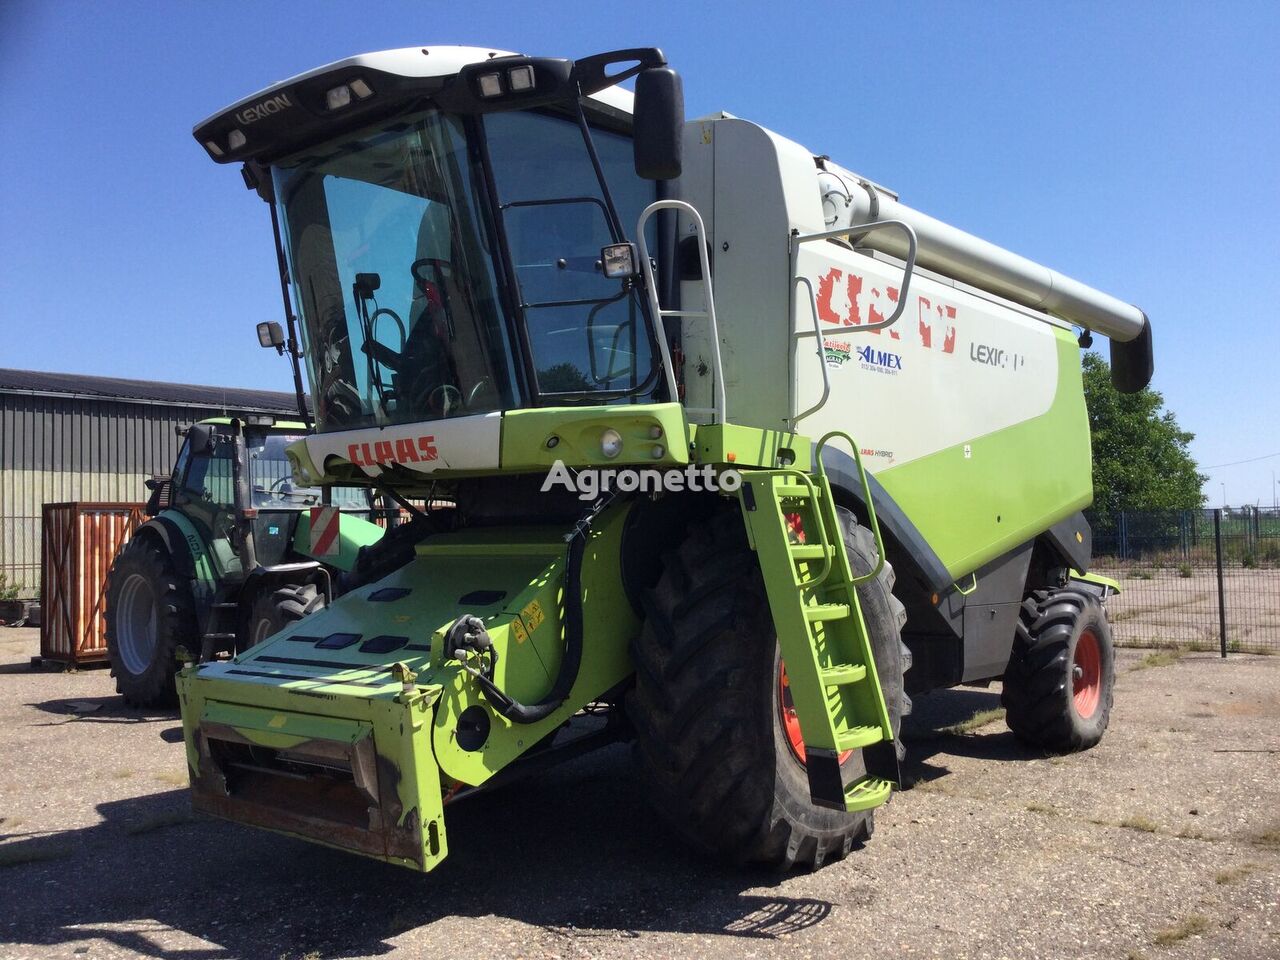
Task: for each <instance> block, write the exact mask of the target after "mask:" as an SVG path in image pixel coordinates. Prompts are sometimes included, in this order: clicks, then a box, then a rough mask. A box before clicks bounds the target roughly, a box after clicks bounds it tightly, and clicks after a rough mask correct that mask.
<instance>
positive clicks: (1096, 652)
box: [1071, 630, 1102, 720]
mask: <svg viewBox="0 0 1280 960" xmlns="http://www.w3.org/2000/svg"><path fill="white" fill-rule="evenodd" d="M1071 690H1072V700H1073V701H1074V702H1075V705H1076V713H1078V714H1079V715H1080V717H1081V718H1082V719H1084V720H1088V719H1089V718H1090V717H1092V716H1093V714H1094V711H1095V710H1097V709H1098V700H1099V699H1100V698H1101V696H1102V650H1101V648H1100V647H1099V646H1098V637H1097V635H1096V634H1095V633H1094V632H1093V631H1092V630H1086V631H1085V632H1084V633H1082V634H1080V639H1079V640H1077V641H1076V652H1075V656H1074V658H1073V659H1072V661H1071Z"/></svg>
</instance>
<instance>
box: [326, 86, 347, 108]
mask: <svg viewBox="0 0 1280 960" xmlns="http://www.w3.org/2000/svg"><path fill="white" fill-rule="evenodd" d="M324 102H325V106H327V107H328V108H329V109H330V110H341V109H342V108H343V107H346V106H350V104H351V88H350V87H348V86H347V85H346V84H345V83H343V84H340V85H339V86H336V87H334V88H333V89H332V90H330V91H329V92H328V93H326V94H325V95H324Z"/></svg>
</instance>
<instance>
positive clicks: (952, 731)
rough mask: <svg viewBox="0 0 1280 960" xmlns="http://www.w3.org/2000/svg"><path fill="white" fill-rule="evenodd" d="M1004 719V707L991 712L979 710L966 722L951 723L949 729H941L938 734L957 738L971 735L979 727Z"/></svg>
mask: <svg viewBox="0 0 1280 960" xmlns="http://www.w3.org/2000/svg"><path fill="white" fill-rule="evenodd" d="M1003 719H1004V707H995V708H994V709H991V710H979V711H978V712H977V713H975V714H974V715H973V716H972V717H970V718H969V719H968V720H961V721H960V722H959V723H953V724H951V726H949V727H942V728H941V729H939V730H938V733H940V734H942V735H943V736H953V737H959V736H963V735H964V734H966V733H972V732H973V731H974V730H977V729H979V728H981V727H985V726H986V725H987V724H989V723H995V722H996V721H997V720H1003Z"/></svg>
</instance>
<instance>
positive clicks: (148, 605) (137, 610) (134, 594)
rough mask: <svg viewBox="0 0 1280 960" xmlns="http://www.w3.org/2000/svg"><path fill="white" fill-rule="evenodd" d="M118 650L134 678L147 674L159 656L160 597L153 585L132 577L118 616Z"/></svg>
mask: <svg viewBox="0 0 1280 960" xmlns="http://www.w3.org/2000/svg"><path fill="white" fill-rule="evenodd" d="M115 625H116V646H117V648H118V649H119V651H120V660H121V661H122V662H123V664H124V668H125V669H126V670H128V671H129V672H130V673H131V674H133V675H134V676H138V675H140V674H143V673H146V672H147V668H148V667H150V666H151V661H152V660H154V659H155V653H156V636H157V633H158V631H157V624H156V595H155V589H154V588H153V587H152V585H151V581H150V580H148V579H147V578H146V577H145V576H143V575H142V574H140V573H134V574H130V575H129V578H128V579H127V580H125V582H124V586H123V587H121V588H120V609H119V612H118V613H117V614H116V624H115Z"/></svg>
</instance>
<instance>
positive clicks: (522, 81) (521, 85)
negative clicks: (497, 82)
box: [507, 64, 534, 93]
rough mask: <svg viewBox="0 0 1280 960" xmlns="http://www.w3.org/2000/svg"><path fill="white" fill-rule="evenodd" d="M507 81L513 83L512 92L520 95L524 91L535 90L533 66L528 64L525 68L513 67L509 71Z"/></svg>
mask: <svg viewBox="0 0 1280 960" xmlns="http://www.w3.org/2000/svg"><path fill="white" fill-rule="evenodd" d="M507 79H508V80H509V81H510V82H511V92H512V93H520V92H521V91H522V90H532V89H533V82H534V81H533V66H532V65H531V64H526V65H525V66H523V67H512V68H511V69H510V70H508V71H507Z"/></svg>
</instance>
